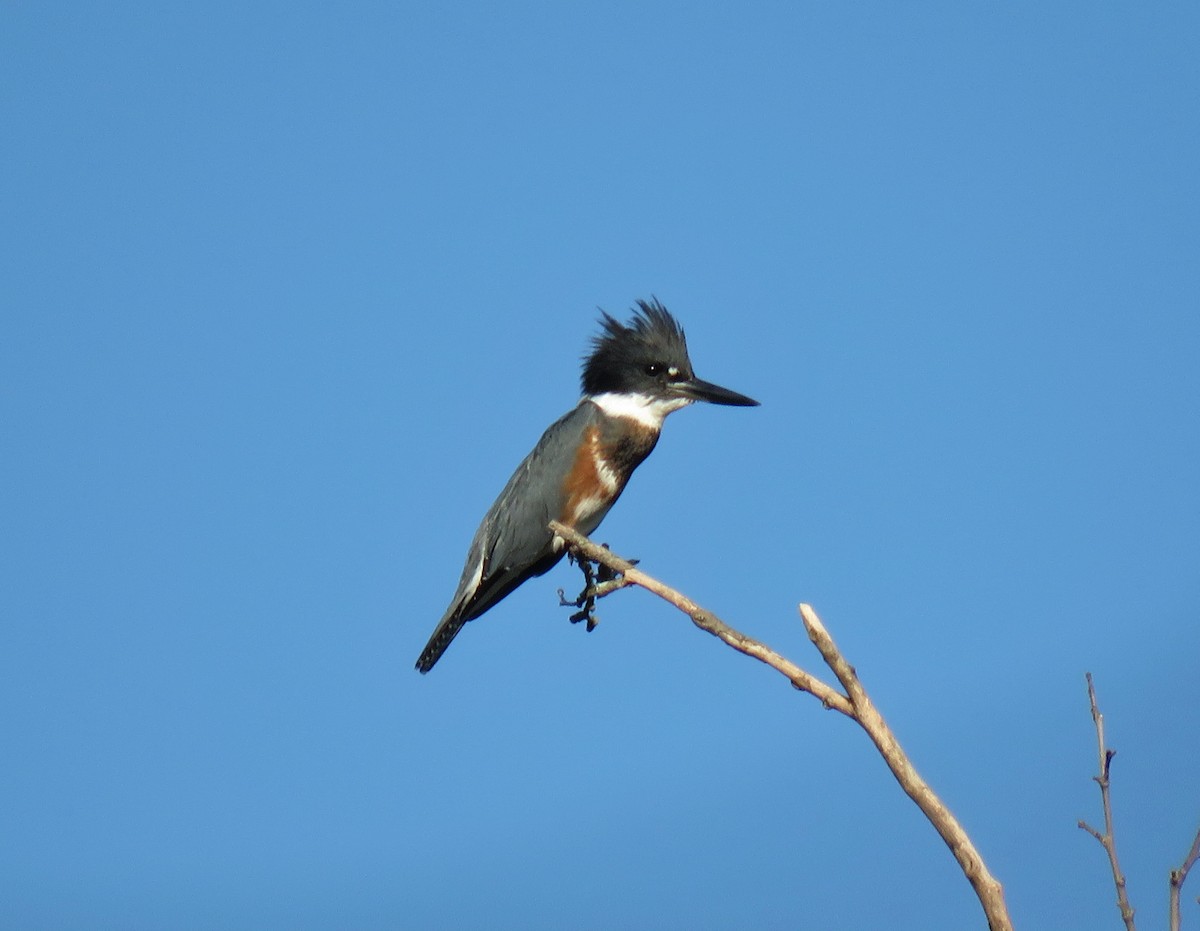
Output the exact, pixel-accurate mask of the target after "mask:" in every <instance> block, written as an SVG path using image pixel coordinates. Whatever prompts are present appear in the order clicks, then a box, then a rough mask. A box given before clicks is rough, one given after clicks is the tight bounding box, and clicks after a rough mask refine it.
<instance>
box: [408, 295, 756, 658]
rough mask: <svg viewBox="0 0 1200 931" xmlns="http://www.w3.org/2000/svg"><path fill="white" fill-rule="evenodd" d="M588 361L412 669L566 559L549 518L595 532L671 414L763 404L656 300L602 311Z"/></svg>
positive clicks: (474, 549) (505, 495)
mask: <svg viewBox="0 0 1200 931" xmlns="http://www.w3.org/2000/svg"><path fill="white" fill-rule="evenodd" d="M600 314H601V316H600V321H599V323H600V331H599V333H598V334H597V335H596V336H594V337H592V340H591V344H590V346H591V349H590V352H588V353H587V355H585V356H584V358H583V370H582V375H581V378H580V383H581V386H582V388H583V396H582V397H581V398H580V400H579V403H578V404H577V405H576V406H575V407H574V408H572V409H571V410H570V411H568V412H567V413H566V414H564V415H563V416H562V417H560V418H559V419H558V420H556V421H555V422H554V423H552V424H551V425H550V426H549V427H548V428H547V429H546V432H545V433H544V434H543V435H542V438H541V439H540V440H539V441H538V443H537V445H536V446H534V448H533V450H532V452H530V453H529V455H528V456H526V457H525V459H524V460H523V461H522V462H521V464H520V465H519V466H517V470H516V471H515V472H514V473H513V475H512V478H510V479H509V480H508V484H506V485H505V486H504V489H503V491H501V492H500V495H499V497H497V498H496V501H495V503H494V504H492V506H491V508H490V509H489V510H488V512H487V514H486V515H485V516H484V518H483V522H482V523H481V524H480V525H479V529H478V530H477V531H476V532H475V537H474V539H473V540H472V541H471V547H470V549H469V550H468V552H467V559H466V564H465V565H464V566H463V571H462V577H461V579H460V580H459V583H458V588H457V589H456V590H455V592H454V597H453V599H451V601H450V606H449V607H448V608H447V609H446V613H445V614H444V615H443V616H442V619H441V620H440V621H438V624H437V627H435V628H434V631H433V635H432V636H431V637H430V638H429V643H428V644H427V645H426V646H425V649H424V650H423V651H422V652H421V656H420V658H419V659H418V660H417V664H416V668H417V670H418V671H419V672H421V673H426V672H429V670H430V669H432V668H433V666H434V664H435V663H436V662H437V661H438V660H439V659H440V658H441V656H442V654H443V653H444V652H445V651H446V648H447V647H449V646H450V643H451V641H452V640H454V638H455V637H456V636H457V635H458V632H459V631H460V630H462V628H463V625H464V624H466V623H467V621H470V620H474V619H475V618H477V617H479V616H480V615H481V614H483V613H484V612H485V611H488V610H489V609H491V608H493V607H494V606H495V605H496V604H497V603H498V602H499V601H500V600H501V599H503V598H504V597H506V596H507V595H508V594H509V593H510V592H512V591H513V590H514V589H515V588H517V586H519V585H521V584H522V583H523V582H525V581H527V580H528V579H531V578H534V577H535V576H540V575H544V574H545V573H546V572H548V571H549V570H550V569H551V568H552V567H553V566H554V565H555V564H556V563H558V561H559V560H561V559H562V557H563V556H564V554H565V553H566V550H567V547H566V541H564V540H563V538H562V537H560V536H558V535H557V534H556V533H554V532H553V531H552V530H550V528H549V523H550V521H551V520H557V521H559V522H560V523H562V524H564V525H566V526H567V527H571V528H572V529H574V530H576V531H578V532H579V533H582V534H584V535H587V534H590V533H591V532H592V531H594V530H595V529H596V528H597V527H598V526H599V525H600V522H601V521H602V520H603V519H604V517H605V515H606V514H607V513H608V511H609V509H610V508H611V507H612V506H613V503H614V502H615V501H616V500H617V498H618V497H620V495H621V492H622V491H624V490H625V485H626V483H627V482H628V481H629V478H630V476H631V475H632V474H633V471H634V469H636V468H637V467H638V466H639V465H640V464H641V463H642V461H643V460H645V458H646V457H647V456H649V455H650V453H651V452H652V451H653V449H654V447H655V445H656V444H657V443H658V438H659V434H660V433H661V431H662V425H663V421H664V419H665V418H666V417H667V415H668V414H670V413H672V412H673V411H677V410H679V409H681V408H684V407H687V406H688V405H689V404H692V403H693V402H695V401H707V402H708V403H710V404H723V405H730V406H734V407H757V406H758V403H759V402H758V401H755V400H754V399H753V398H748V397H746V395H744V394H738V393H737V392H736V391H730V390H729V389H728V388H722V387H721V386H719V385H714V384H712V383H711V382H707V381H702V380H700V379H699V378H697V377H696V375H695V372H694V371H693V370H692V363H691V359H690V358H689V357H688V350H687V341H686V339H685V337H684V332H683V327H682V326H680V324H679V322H678V321H677V320H676V319H675V317H673V316H672V315H671V314H670V312H669V311H668V310H667V308H666V307H664V306H663V305H662V303H661V302H660V301H659V300H658V299H657V298H654V297H652V298H651V300H649V301H644V300H639V301H637V302H636V306H635V307H634V308H633V310H632V317H631V318H630V319H629V320H628V322H626V323H621V322H620V321H618V320H617V319H616V318H615V317H613V316H612V315H610V314H608V313H607V312H605V311H603V310H601V312H600Z"/></svg>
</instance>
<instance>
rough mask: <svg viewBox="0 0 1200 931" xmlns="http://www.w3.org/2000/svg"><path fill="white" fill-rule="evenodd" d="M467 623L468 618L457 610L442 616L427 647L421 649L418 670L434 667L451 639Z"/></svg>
mask: <svg viewBox="0 0 1200 931" xmlns="http://www.w3.org/2000/svg"><path fill="white" fill-rule="evenodd" d="M465 623H467V619H466V618H465V617H463V616H462V615H461V614H460V613H458V612H456V611H451V612H450V613H449V614H447V615H446V616H445V617H444V618H442V621H441V623H440V624H438V626H437V628H436V629H435V630H434V632H433V636H432V637H430V638H429V642H428V643H427V644H425V649H424V650H422V651H421V657H420V659H418V660H417V671H418V672H420V673H426V672H429V670H431V669H432V668H433V664H434V663H436V662H437V661H438V660H439V659H441V658H442V654H443V653H445V652H446V648H447V647H448V646H450V641H452V640H453V639H454V638H455V637H456V636H458V632H459V631H460V630H462V627H463V624H465Z"/></svg>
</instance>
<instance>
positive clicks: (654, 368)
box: [646, 362, 666, 377]
mask: <svg viewBox="0 0 1200 931" xmlns="http://www.w3.org/2000/svg"><path fill="white" fill-rule="evenodd" d="M665 368H666V366H665V365H663V364H662V363H661V362H651V363H650V364H649V365H647V366H646V374H647V375H651V376H654V377H657V376H659V375H661V374H662V373H663V369H665Z"/></svg>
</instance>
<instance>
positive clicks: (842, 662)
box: [550, 521, 1012, 931]
mask: <svg viewBox="0 0 1200 931" xmlns="http://www.w3.org/2000/svg"><path fill="white" fill-rule="evenodd" d="M550 529H551V530H553V531H554V532H555V533H556V534H558V535H559V536H560V537H562V538H563V539H565V540H566V541H567V543H568V544H569V545H570V546H571V547H572V548H574V549H575V550H576V551H577V552H579V553H582V554H583V555H584V556H585V557H586V558H588V559H592V560H594V561H595V562H599V563H601V564H603V565H605V566H608V567H609V568H610V569H613V570H614V571H616V572H619V573H621V575H622V576H623V577H624V579H625V581H626V582H628V583H630V584H633V585H637V586H640V587H641V588H644V589H646V590H647V591H650V592H653V593H654V594H656V595H658V596H659V597H660V598H662V599H664V600H665V601H668V602H670V603H671V604H673V605H674V606H675V607H677V608H678V609H679V610H680V611H682V612H683V613H684V614H686V615H687V616H688V617H690V618H691V619H692V622H693V623H694V624H695V625H696V626H697V627H699V628H700V629H701V630H705V631H707V632H708V633H710V634H712V635H713V636H715V637H718V638H720V639H721V640H723V641H724V642H725V643H727V644H728V645H729V646H731V647H733V648H734V649H735V650H737V651H739V652H741V653H745V654H746V655H747V656H752V657H754V658H755V659H757V660H759V661H761V662H763V663H766V664H767V665H768V666H770V667H771V668H772V669H775V670H776V671H778V672H780V673H782V674H783V675H784V676H786V677H787V679H788V680H789V681H790V682H791V683H792V685H794V686H795V687H796V688H797V689H799V690H801V691H804V692H808V693H809V694H810V695H813V696H815V697H816V698H818V699H820V701H821V702H822V703H823V704H824V705H825V707H827V708H833V709H835V710H837V711H840V712H841V713H842V714H844V715H846V716H847V717H849V718H852V719H853V720H855V721H857V722H858V724H859V725H860V726H861V727H862V728H863V730H865V731H866V732H867V734H868V736H869V737H870V738H871V740H872V741H873V742H874V744H875V746H876V747H877V748H878V750H879V752H880V753H881V754H882V755H883V758H884V760H885V762H886V763H887V765H888V768H889V769H891V771H892V774H893V775H894V776H895V777H896V780H897V782H899V783H900V786H901V788H902V789H903V790H904V791H905V793H907V794H908V796H909V797H910V798H911V799H912V800H913V801H914V802H915V803H916V804H917V806H918V807H919V808H920V809H921V811H922V812H924V814H925V816H926V817H927V818H928V819H929V820H930V822H931V823H932V824H933V826H934V828H935V829H936V830H937V832H938V834H940V835H941V837H942V840H944V841H945V842H946V844H947V846H949V847H950V850H951V852H952V853H953V854H954V857H955V859H956V860H957V861H958V863H959V866H960V867H962V870H963V872H964V873H965V874H966V877H967V879H968V881H969V882H970V883H971V886H972V888H974V890H975V894H976V895H977V896H978V897H979V902H980V904H981V905H982V906H983V911H984V914H985V915H986V916H987V920H988V927H989V928H990V929H991V931H1012V921H1011V919H1010V918H1009V917H1008V909H1007V907H1006V906H1005V904H1004V891H1003V888H1002V887H1001V885H1000V883H999V882H997V881H996V879H995V878H994V877H992V875H991V874H990V873H989V872H988V870H987V867H986V866H985V864H984V862H983V858H982V857H981V856H980V855H979V852H978V851H977V850H976V849H975V846H974V845H973V844H972V843H971V839H970V838H969V837H968V836H967V833H966V831H964V830H963V828H962V826H961V825H960V824H959V823H958V821H957V820H956V819H955V817H954V815H953V814H951V812H950V810H949V809H948V808H947V807H946V806H945V804H944V803H943V802H942V800H941V799H940V798H938V797H937V795H936V794H935V793H934V791H933V789H932V788H930V786H929V784H928V783H927V782H925V780H924V779H922V778H921V776H920V775H919V774H918V773H917V771H916V768H915V767H914V766H913V765H912V763H911V762H910V761H909V759H908V756H907V755H906V754H905V753H904V750H903V749H902V748H901V746H900V744H899V742H898V741H897V740H896V737H895V734H893V733H892V730H891V728H889V727H888V725H887V722H885V721H884V719H883V716H882V715H881V714H880V713H879V712H878V711H877V710H876V708H875V705H874V704H873V703H872V702H871V699H870V697H869V696H868V695H867V693H866V690H865V689H864V688H863V686H862V683H861V682H860V681H859V679H858V674H857V673H856V672H855V671H854V667H853V666H851V665H850V663H849V662H847V661H846V659H845V658H844V657H843V656H842V654H841V652H840V651H839V650H838V648H837V646H836V644H834V642H833V638H832V637H831V636H830V635H829V632H828V631H827V630H826V629H825V626H824V625H823V624H822V623H821V620H820V618H818V617H817V614H816V612H815V611H813V609H812V608H811V607H809V606H808V605H806V604H802V605H801V606H800V615H801V617H802V618H803V620H804V626H805V628H806V629H807V631H808V636H809V639H810V640H811V641H812V642H813V644H814V645H815V646H816V648H817V650H818V651H819V652H820V653H821V656H822V658H823V659H824V660H825V663H826V665H828V666H829V668H830V669H831V670H832V671H833V674H834V675H835V676H837V679H838V681H839V682H840V683H841V684H842V687H843V688H844V689H845V690H846V692H845V694H844V695H843V694H842V693H841V692H839V691H837V689H835V688H833V687H832V686H829V685H827V684H826V683H824V682H822V681H821V680H820V679H818V678H816V677H815V676H813V675H811V674H810V673H808V672H806V671H804V670H803V669H801V668H800V667H799V666H797V665H796V664H795V663H793V662H791V661H790V660H788V659H785V658H784V657H783V656H780V655H779V654H778V653H776V652H775V651H774V650H772V649H770V648H769V647H767V646H765V645H764V644H762V643H760V642H759V641H757V640H755V639H753V638H751V637H747V636H746V635H745V634H743V633H741V632H740V631H738V630H735V629H734V628H732V627H730V626H729V625H728V624H726V623H725V622H724V621H722V620H721V619H720V618H718V617H717V616H716V615H715V614H713V613H712V612H710V611H707V610H705V609H704V608H701V607H700V606H699V605H697V604H696V603H695V602H694V601H692V600H691V599H690V598H687V597H686V596H685V595H682V594H680V593H679V592H677V591H675V590H674V589H673V588H670V587H668V586H666V585H664V584H663V583H662V582H659V581H658V580H657V579H654V578H652V577H651V576H648V575H646V573H644V572H642V571H641V570H639V569H636V568H635V567H634V566H633V565H631V564H630V563H628V562H627V561H625V560H623V559H621V558H620V557H619V556H615V555H614V554H613V553H612V552H611V551H609V550H607V549H605V548H603V547H600V546H597V545H596V544H594V543H592V542H591V541H590V540H588V538H587V537H585V536H583V535H582V534H579V533H576V532H575V531H574V530H572V529H571V528H570V527H567V526H565V525H563V524H560V523H558V522H556V521H554V522H551V524H550Z"/></svg>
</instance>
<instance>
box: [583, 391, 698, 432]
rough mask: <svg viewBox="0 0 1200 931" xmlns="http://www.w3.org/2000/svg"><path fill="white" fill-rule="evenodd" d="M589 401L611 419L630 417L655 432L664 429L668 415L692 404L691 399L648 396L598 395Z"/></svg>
mask: <svg viewBox="0 0 1200 931" xmlns="http://www.w3.org/2000/svg"><path fill="white" fill-rule="evenodd" d="M589 400H591V402H592V403H593V404H595V405H596V406H597V407H598V408H600V410H602V411H604V413H605V414H607V415H608V416H609V417H628V418H629V419H631V420H636V421H637V422H638V423H640V424H644V425H645V426H647V427H652V428H653V429H655V430H660V429H662V422H663V420H664V419H666V416H667V414H669V413H671V412H672V411H677V410H679V409H680V408H681V407H687V406H688V405H689V404H691V403H692V402H691V399H690V398H654V397H651V396H650V395H648V394H611V393H608V394H598V395H596V396H595V397H592V398H590V399H589Z"/></svg>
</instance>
